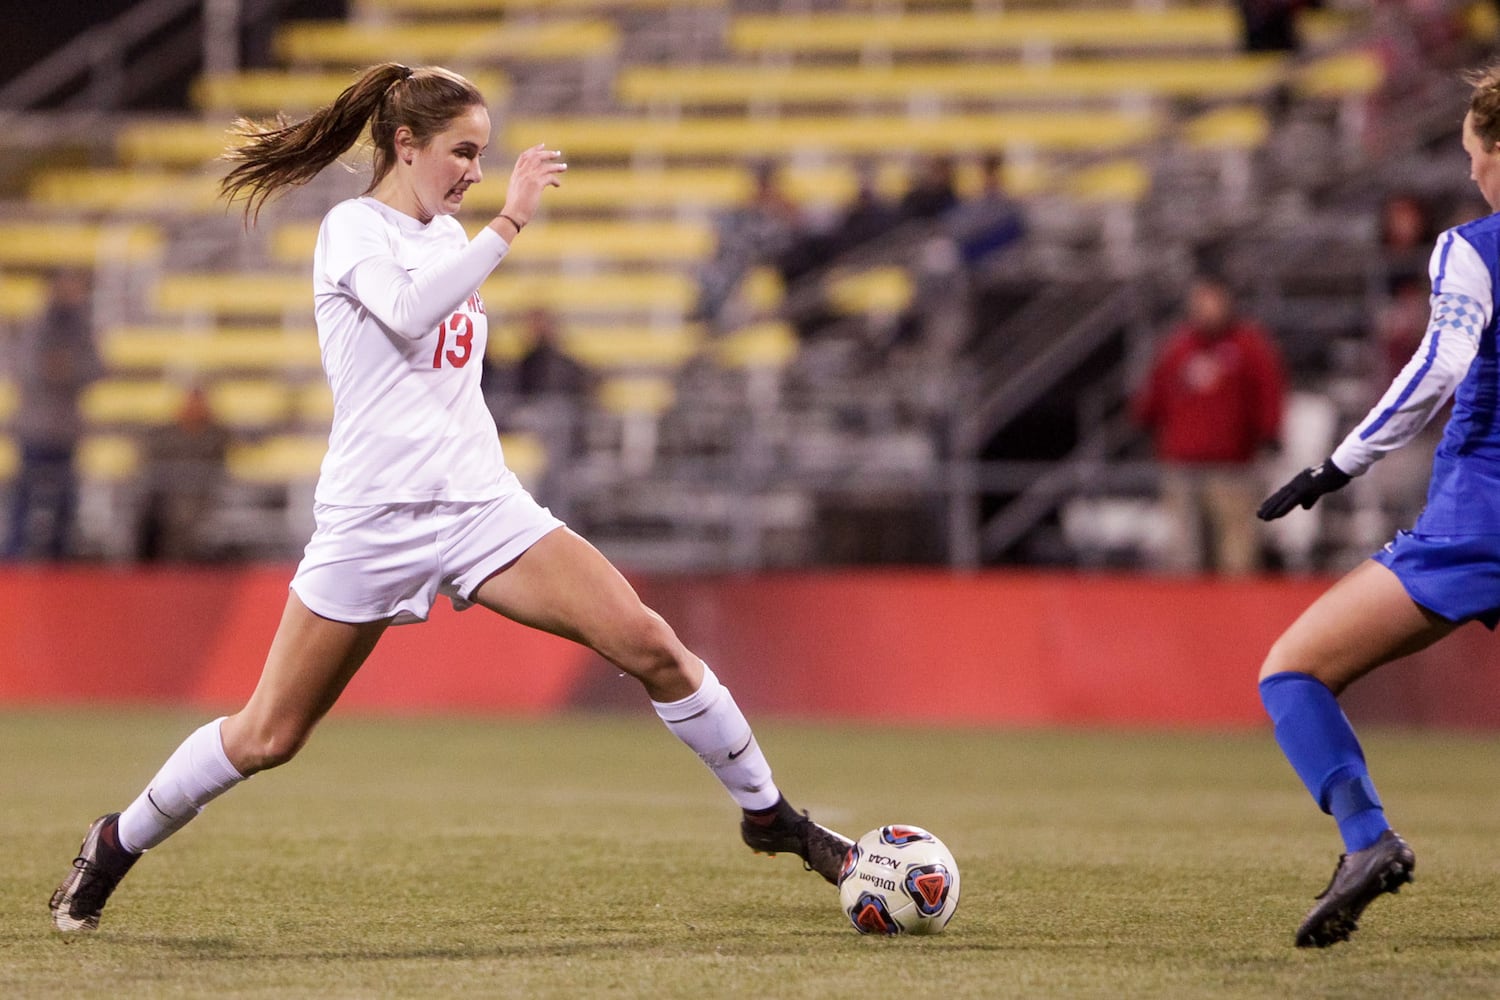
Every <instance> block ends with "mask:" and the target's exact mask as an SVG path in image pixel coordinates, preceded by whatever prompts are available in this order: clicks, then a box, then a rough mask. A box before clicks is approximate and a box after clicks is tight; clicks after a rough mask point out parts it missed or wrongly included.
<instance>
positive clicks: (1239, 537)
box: [1134, 275, 1286, 575]
mask: <svg viewBox="0 0 1500 1000" xmlns="http://www.w3.org/2000/svg"><path fill="white" fill-rule="evenodd" d="M1285 382H1286V379H1285V375H1284V372H1283V369H1282V362H1281V355H1280V352H1279V351H1278V350H1277V348H1276V345H1275V343H1274V341H1273V340H1272V339H1271V337H1270V335H1269V334H1268V333H1267V332H1266V331H1265V329H1264V328H1262V327H1261V326H1260V325H1259V324H1257V323H1255V322H1253V321H1251V320H1248V319H1246V318H1244V317H1242V316H1240V315H1239V314H1238V312H1237V311H1236V306H1235V301H1234V297H1233V294H1232V293H1231V291H1230V289H1229V287H1228V286H1227V285H1226V284H1225V283H1224V282H1223V281H1222V280H1220V279H1219V278H1217V277H1213V276H1210V275H1200V276H1198V277H1197V278H1195V279H1194V281H1193V284H1192V287H1191V288H1190V289H1189V292H1188V297H1187V307H1186V316H1185V318H1184V320H1183V322H1182V323H1181V324H1180V325H1179V326H1178V327H1176V328H1175V329H1174V330H1172V331H1171V332H1170V333H1169V335H1168V336H1167V338H1166V342H1165V344H1164V345H1163V347H1162V349H1161V352H1160V353H1159V355H1158V356H1157V358H1156V360H1155V362H1154V363H1153V364H1152V367H1151V371H1150V373H1149V374H1148V376H1147V378H1146V382H1145V384H1144V385H1143V386H1142V388H1141V390H1140V392H1139V394H1138V395H1137V396H1136V398H1135V400H1134V411H1135V417H1136V419H1137V420H1138V421H1139V422H1140V423H1141V425H1142V426H1144V427H1146V428H1147V429H1148V430H1149V431H1151V433H1152V436H1153V438H1154V441H1155V446H1156V456H1157V458H1158V459H1159V460H1160V461H1161V463H1162V480H1161V489H1162V504H1163V507H1164V508H1165V514H1166V516H1167V521H1168V524H1169V526H1170V533H1171V538H1170V545H1169V547H1168V550H1167V552H1166V553H1165V559H1164V568H1167V569H1170V570H1173V571H1178V572H1202V571H1203V570H1205V569H1213V570H1216V571H1218V572H1221V573H1224V574H1231V575H1238V574H1244V573H1248V572H1251V571H1252V570H1254V569H1255V567H1256V565H1257V562H1258V558H1259V549H1260V544H1259V543H1260V538H1259V534H1258V527H1257V524H1256V521H1255V518H1254V514H1255V505H1256V502H1257V500H1258V499H1259V493H1260V485H1261V484H1260V482H1259V479H1258V476H1257V468H1256V459H1257V457H1258V456H1259V455H1260V454H1261V453H1262V451H1264V450H1265V449H1267V448H1268V447H1275V446H1276V445H1277V444H1278V443H1279V439H1280V434H1281V413H1282V406H1283V397H1284V395H1285ZM1205 528H1207V529H1208V531H1207V534H1208V536H1209V540H1211V542H1212V545H1211V549H1212V558H1211V559H1210V558H1209V553H1208V551H1206V549H1207V548H1208V547H1207V546H1205V537H1204V535H1205V530H1204V529H1205Z"/></svg>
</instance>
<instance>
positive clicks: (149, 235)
mask: <svg viewBox="0 0 1500 1000" xmlns="http://www.w3.org/2000/svg"><path fill="white" fill-rule="evenodd" d="M163 243H164V241H163V239H162V234H161V230H160V229H158V228H157V227H155V226H148V225H145V224H143V223H127V224H123V225H90V224H87V223H77V222H46V223H42V222H3V223H0V266H10V267H42V268H54V267H92V266H93V265H94V264H97V263H101V262H104V261H108V262H111V263H145V262H149V261H152V260H156V259H157V258H158V257H160V256H161V251H162V246H163Z"/></svg>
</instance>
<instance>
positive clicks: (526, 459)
mask: <svg viewBox="0 0 1500 1000" xmlns="http://www.w3.org/2000/svg"><path fill="white" fill-rule="evenodd" d="M500 450H501V451H502V452H504V454H505V467H506V468H507V469H509V470H510V471H511V472H514V473H515V474H516V478H517V479H519V480H521V482H522V484H524V485H526V486H528V487H531V486H535V485H536V481H537V480H538V479H539V478H541V475H542V473H544V472H546V471H547V446H546V445H544V444H543V443H542V439H541V438H539V437H537V436H536V435H535V434H528V433H526V432H525V431H510V432H507V433H505V434H501V435H500Z"/></svg>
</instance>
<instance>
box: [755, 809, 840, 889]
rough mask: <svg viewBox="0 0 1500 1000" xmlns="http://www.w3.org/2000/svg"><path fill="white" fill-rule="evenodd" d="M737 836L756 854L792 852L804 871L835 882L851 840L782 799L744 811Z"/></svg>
mask: <svg viewBox="0 0 1500 1000" xmlns="http://www.w3.org/2000/svg"><path fill="white" fill-rule="evenodd" d="M740 836H742V837H743V838H744V840H745V843H746V844H747V845H748V846H749V847H750V849H751V850H753V851H755V852H756V853H757V854H770V855H776V854H795V855H797V857H799V858H801V859H802V863H803V864H804V865H805V866H806V867H807V870H808V871H813V872H817V873H818V874H819V875H821V876H823V877H824V878H825V879H827V880H828V881H829V882H830V883H832V884H834V885H838V882H839V870H840V869H841V868H842V867H843V865H844V856H845V855H846V854H848V853H849V848H850V847H852V846H854V841H852V840H850V839H849V838H848V837H845V836H843V835H842V834H839V833H835V832H834V831H832V830H830V829H828V828H827V827H826V826H820V825H818V824H817V823H814V822H813V821H812V820H811V819H809V818H808V816H807V814H806V813H799V812H798V811H797V810H795V809H793V808H792V807H791V804H790V803H788V802H787V800H786V799H785V798H783V799H781V800H779V801H778V802H777V803H776V805H775V806H773V807H772V808H771V809H768V810H766V811H765V812H758V813H756V812H750V811H749V810H746V811H745V818H744V819H743V820H741V821H740Z"/></svg>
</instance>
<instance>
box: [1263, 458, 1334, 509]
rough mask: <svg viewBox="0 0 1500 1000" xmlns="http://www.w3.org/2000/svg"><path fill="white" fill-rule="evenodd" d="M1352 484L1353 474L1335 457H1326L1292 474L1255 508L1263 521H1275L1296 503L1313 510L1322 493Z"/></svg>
mask: <svg viewBox="0 0 1500 1000" xmlns="http://www.w3.org/2000/svg"><path fill="white" fill-rule="evenodd" d="M1347 485H1349V476H1348V474H1347V473H1345V472H1344V470H1343V469H1340V468H1339V467H1338V466H1337V465H1334V464H1333V459H1331V458H1325V459H1324V460H1323V461H1321V462H1319V463H1318V464H1317V465H1312V466H1308V467H1307V468H1305V469H1303V470H1302V471H1301V472H1299V473H1297V474H1296V475H1295V476H1293V477H1292V481H1291V482H1289V483H1287V484H1286V485H1285V486H1283V487H1282V488H1281V489H1279V490H1277V491H1276V492H1275V493H1272V494H1271V495H1270V496H1269V497H1267V498H1266V501H1265V503H1263V504H1261V505H1260V509H1259V510H1257V511H1256V512H1255V516H1256V517H1258V518H1260V519H1261V520H1262V521H1274V520H1276V519H1277V518H1278V517H1281V516H1282V515H1284V514H1286V513H1287V512H1288V511H1290V510H1291V509H1292V508H1293V507H1301V508H1302V509H1303V510H1312V505H1313V504H1315V503H1317V502H1318V497H1320V496H1322V495H1323V494H1325V493H1332V492H1333V491H1334V490H1338V489H1343V488H1344V487H1345V486H1347Z"/></svg>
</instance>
